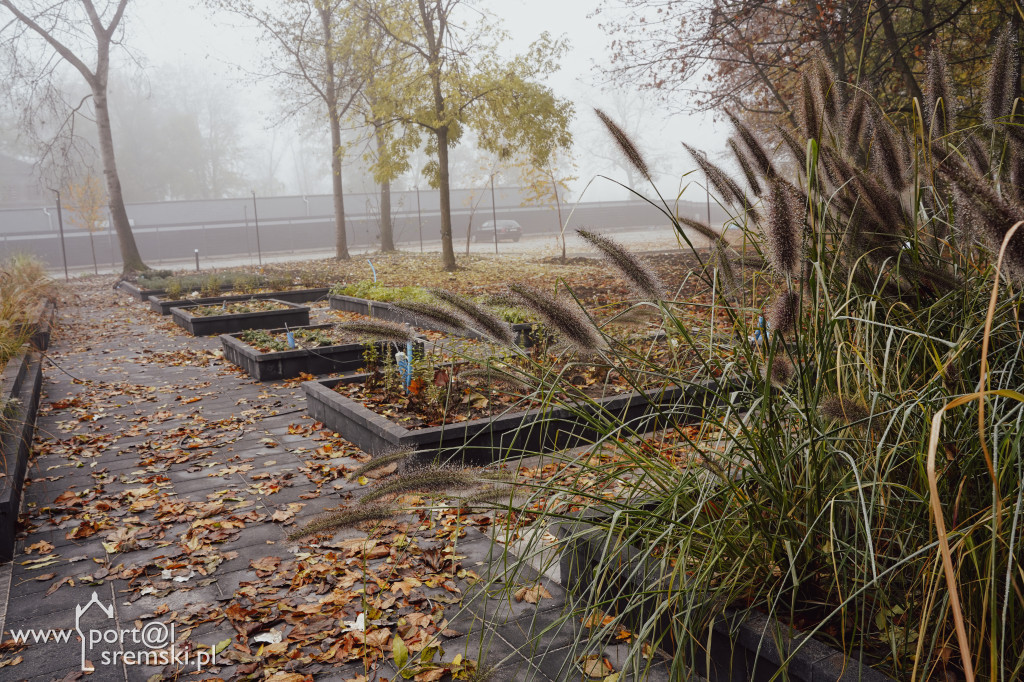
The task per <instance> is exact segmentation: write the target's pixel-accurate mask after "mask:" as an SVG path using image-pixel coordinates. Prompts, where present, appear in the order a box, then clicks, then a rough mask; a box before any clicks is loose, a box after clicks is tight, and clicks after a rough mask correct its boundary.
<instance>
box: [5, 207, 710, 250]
mask: <svg viewBox="0 0 1024 682" xmlns="http://www.w3.org/2000/svg"><path fill="white" fill-rule="evenodd" d="M417 195H418V196H417ZM494 197H495V200H494V204H493V208H492V205H491V202H490V193H489V192H487V193H480V192H479V191H476V192H472V191H468V190H461V191H455V192H453V201H452V229H453V236H454V238H455V241H456V243H457V244H458V243H461V242H464V241H465V239H466V238H467V234H468V233H470V232H471V231H472V230H473V229H474V228H475V227H478V226H479V225H480V224H481V223H483V222H485V221H487V220H491V219H492V215H495V216H497V218H498V219H499V220H500V219H514V220H517V221H518V222H519V223H520V224H521V225H522V226H523V231H524V233H525V234H526V235H540V234H552V235H554V234H557V233H558V231H559V217H558V212H557V210H556V209H555V207H553V206H523V205H522V198H521V195H520V193H519V191H518V190H517V189H516V188H496V191H495V195H494ZM127 209H128V216H129V219H130V220H131V222H132V225H133V227H132V231H133V233H134V235H135V240H136V243H137V244H138V246H139V251H140V252H141V254H142V256H143V258H144V259H145V260H146V262H147V263H149V264H151V265H159V264H161V263H162V262H164V261H169V262H170V261H176V262H180V261H181V260H184V259H191V258H192V257H193V256H194V254H195V251H196V250H197V249H198V251H199V254H200V256H201V257H202V258H203V259H204V260H205V259H207V258H225V257H239V258H244V257H251V258H256V257H257V256H258V254H264V255H269V254H287V253H298V252H304V251H311V250H323V249H330V248H332V247H333V245H334V243H335V226H334V218H333V203H332V198H331V197H330V196H329V195H317V196H307V197H301V196H294V197H267V198H257V199H256V200H255V201H254V200H253V198H252V197H249V198H247V199H245V198H243V199H223V200H210V201H191V202H162V203H148V204H129V205H128V206H127ZM715 209H716V207H712V220H713V221H720V220H723V219H724V217H725V216H724V214H721V213H720V212H719V211H717V210H715ZM675 210H677V211H679V212H680V213H681V214H684V215H687V216H689V217H696V218H700V219H705V218H706V216H707V207H706V205H705V204H703V203H689V202H683V203H680V204H679V205H678V206H677V207H675ZM345 213H346V220H345V222H346V237H347V239H348V243H349V245H350V247H352V248H356V249H359V248H365V249H372V248H374V247H377V246H379V245H380V229H379V225H380V220H379V216H380V212H379V206H378V204H377V202H376V197H375V196H373V195H355V194H354V195H346V197H345ZM70 217H71V216H69V214H68V213H67V212H65V213H64V240H63V242H64V248H65V250H66V255H67V260H68V266H69V267H71V268H82V267H88V266H91V265H92V264H93V256H92V253H93V249H95V253H96V260H97V261H98V263H99V264H100V266H107V267H117V266H118V265H119V264H120V253H119V250H118V246H117V238H116V235H114V234H113V232H112V230H111V229H110V227H109V225H105V226H104V228H103V229H102V230H101V231H100V232H97V233H94V234H92V235H90V234H89V233H88V232H87V231H85V230H82V229H76V228H75V227H74V226H73V221H72V220H69V218H70ZM392 222H393V225H394V235H395V240H396V242H399V243H402V244H404V245H406V246H407V247H408V245H413V247H415V245H416V244H417V242H431V241H434V240H437V239H440V234H441V218H440V211H439V208H438V202H437V193H436V192H433V191H431V192H427V191H420V192H396V193H394V194H393V196H392ZM562 222H563V223H564V224H565V229H566V231H567V232H571V231H573V230H575V229H577V228H583V227H585V228H590V229H596V230H604V231H614V230H620V229H627V228H634V227H645V226H657V225H662V226H663V225H665V224H666V220H665V216H664V215H662V214H661V213H660V212H659V211H658V210H657V209H656V208H654V207H653V206H651V205H650V204H648V203H646V202H644V201H604V202H602V201H591V202H585V203H579V204H571V203H570V204H563V206H562ZM90 237H91V239H92V242H93V243H92V245H90ZM457 250H458V248H457ZM19 252H21V253H32V254H35V255H36V256H37V257H39V258H40V259H42V260H43V261H44V262H46V263H47V264H48V265H49V266H50V267H54V268H56V267H60V265H61V263H62V256H61V239H60V234H59V229H58V218H57V211H56V206H52V207H39V208H36V209H12V210H0V254H2V255H4V256H6V255H8V254H12V253H19Z"/></svg>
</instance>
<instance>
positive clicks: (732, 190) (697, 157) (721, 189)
mask: <svg viewBox="0 0 1024 682" xmlns="http://www.w3.org/2000/svg"><path fill="white" fill-rule="evenodd" d="M683 147H684V148H685V149H686V151H687V152H689V153H690V156H691V157H692V158H693V160H694V162H695V163H696V164H697V165H698V166H700V169H701V171H702V172H703V173H704V174H705V175H706V176H707V179H708V183H710V185H711V186H712V187H714V188H715V191H716V192H718V196H719V197H720V198H721V199H722V201H725V202H727V203H731V204H737V205H739V206H745V205H746V204H747V198H746V197H745V196H744V194H743V190H742V189H741V188H740V186H739V185H737V184H736V183H735V182H734V181H733V179H732V178H730V177H729V176H728V175H726V174H725V172H724V171H722V169H721V168H719V167H718V166H716V165H715V164H713V163H711V162H710V161H708V160H707V159H706V158H704V155H703V154H701V153H700V152H699V151H697V150H696V149H694V148H693V147H691V146H690V145H688V144H686V143H685V142H684V143H683Z"/></svg>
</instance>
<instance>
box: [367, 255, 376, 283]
mask: <svg viewBox="0 0 1024 682" xmlns="http://www.w3.org/2000/svg"><path fill="white" fill-rule="evenodd" d="M366 262H367V263H369V264H370V270H372V271H373V281H374V282H376V281H377V268H375V267H373V261H371V260H370V259H369V258H367V259H366Z"/></svg>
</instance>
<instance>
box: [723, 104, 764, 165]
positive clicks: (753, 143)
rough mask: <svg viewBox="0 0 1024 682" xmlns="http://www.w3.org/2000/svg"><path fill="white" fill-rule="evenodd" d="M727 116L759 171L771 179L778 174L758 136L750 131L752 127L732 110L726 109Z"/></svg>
mask: <svg viewBox="0 0 1024 682" xmlns="http://www.w3.org/2000/svg"><path fill="white" fill-rule="evenodd" d="M725 114H726V116H728V117H729V120H730V121H731V122H732V125H733V127H734V128H735V129H736V132H737V133H738V134H739V136H740V141H741V142H743V146H744V147H746V150H747V154H748V155H749V157H750V160H751V161H752V162H753V163H754V166H755V167H756V168H757V170H758V172H759V173H761V175H762V176H764V177H765V178H766V179H771V178H773V177H775V176H776V175H777V173H776V172H775V167H774V166H772V162H771V161H770V160H769V159H768V154H767V153H766V152H765V150H764V147H762V146H761V143H760V142H758V140H757V137H755V136H754V133H752V132H750V128H748V127H747V126H746V124H744V123H743V121H741V120H740V119H738V118H737V117H736V116H735V115H734V114H733V113H732V112H731V111H729V110H728V109H726V111H725Z"/></svg>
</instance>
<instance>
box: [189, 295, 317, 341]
mask: <svg viewBox="0 0 1024 682" xmlns="http://www.w3.org/2000/svg"><path fill="white" fill-rule="evenodd" d="M259 302H260V303H278V304H280V307H279V308H277V309H276V310H260V311H257V312H239V313H233V314H231V313H225V314H214V315H199V314H196V311H197V310H199V309H201V308H209V306H195V305H193V306H183V307H181V308H171V317H172V319H173V320H174V323H175V324H177V325H178V326H179V327H182V328H183V329H185V330H186V331H187V332H188V333H189V334H192V335H193V336H214V335H216V334H234V333H236V332H241V331H245V330H246V329H278V328H282V327H285V326H288V327H306V326H309V308H306V307H305V306H301V305H298V304H296V303H290V302H288V301H277V300H274V299H264V300H262V301H259ZM235 305H236V306H237V305H238V303H236V304H235Z"/></svg>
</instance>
